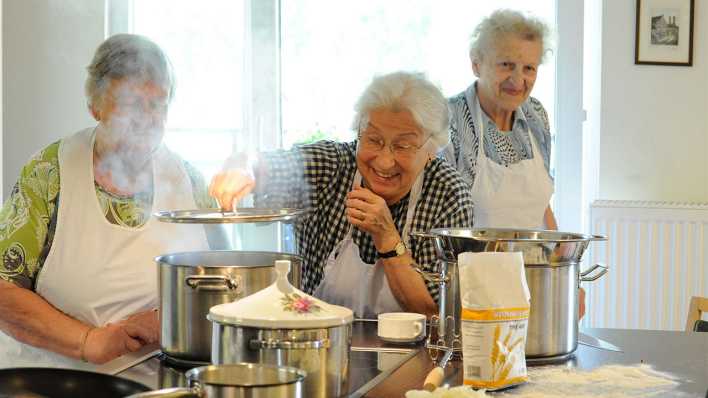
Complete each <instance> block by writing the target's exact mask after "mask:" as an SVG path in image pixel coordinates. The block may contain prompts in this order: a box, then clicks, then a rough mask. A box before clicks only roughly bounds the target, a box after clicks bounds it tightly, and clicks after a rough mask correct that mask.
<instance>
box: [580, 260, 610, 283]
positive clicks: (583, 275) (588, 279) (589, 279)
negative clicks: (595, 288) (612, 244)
mask: <svg viewBox="0 0 708 398" xmlns="http://www.w3.org/2000/svg"><path fill="white" fill-rule="evenodd" d="M598 268H600V271H598V273H597V274H595V275H592V276H588V275H590V273H591V272H593V271H595V270H596V269H598ZM608 270H609V267H607V266H604V265H600V264H595V265H593V266H592V267H590V268H588V269H586V270H585V271H582V272H581V273H580V282H592V281H594V280H597V279H599V278H600V277H601V276H603V275H605V274H606V273H607V271H608Z"/></svg>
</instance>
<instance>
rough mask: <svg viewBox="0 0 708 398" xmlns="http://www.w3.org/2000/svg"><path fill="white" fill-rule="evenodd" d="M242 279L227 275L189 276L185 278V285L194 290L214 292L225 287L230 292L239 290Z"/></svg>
mask: <svg viewBox="0 0 708 398" xmlns="http://www.w3.org/2000/svg"><path fill="white" fill-rule="evenodd" d="M239 282H240V278H239V277H238V276H237V277H231V276H226V275H189V276H186V277H185V278H184V283H185V284H186V285H187V286H189V287H191V288H192V289H195V290H199V289H206V290H214V289H215V288H217V287H220V286H221V285H225V286H226V288H227V289H228V290H236V289H238V286H239Z"/></svg>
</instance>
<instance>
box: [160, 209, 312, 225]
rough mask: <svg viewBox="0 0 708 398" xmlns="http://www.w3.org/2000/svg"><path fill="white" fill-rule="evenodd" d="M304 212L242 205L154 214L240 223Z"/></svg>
mask: <svg viewBox="0 0 708 398" xmlns="http://www.w3.org/2000/svg"><path fill="white" fill-rule="evenodd" d="M304 213H305V210H303V209H291V208H280V209H271V208H259V207H243V208H238V209H236V210H235V211H221V210H219V209H197V210H171V211H158V212H156V213H155V214H154V215H155V217H156V218H157V219H158V220H159V221H162V222H171V223H184V224H240V223H263V222H276V221H281V222H293V221H295V220H296V219H297V218H298V217H301V216H302V215H303V214H304Z"/></svg>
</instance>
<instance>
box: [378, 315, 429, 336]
mask: <svg viewBox="0 0 708 398" xmlns="http://www.w3.org/2000/svg"><path fill="white" fill-rule="evenodd" d="M378 319H379V327H378V335H379V337H381V338H384V339H397V340H416V339H419V338H420V337H422V336H424V335H425V315H423V314H417V313H415V312H387V313H384V314H379V317H378Z"/></svg>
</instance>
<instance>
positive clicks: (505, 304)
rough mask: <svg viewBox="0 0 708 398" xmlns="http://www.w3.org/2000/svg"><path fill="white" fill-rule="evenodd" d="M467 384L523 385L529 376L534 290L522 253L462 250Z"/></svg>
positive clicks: (485, 385) (461, 286) (463, 323)
mask: <svg viewBox="0 0 708 398" xmlns="http://www.w3.org/2000/svg"><path fill="white" fill-rule="evenodd" d="M457 263H458V266H459V273H460V294H461V300H462V314H461V319H462V325H461V331H462V361H463V365H464V383H465V384H467V385H469V386H472V387H475V388H485V389H487V390H496V389H499V388H504V387H509V386H511V385H514V384H519V383H522V382H524V381H526V380H527V379H528V377H527V374H526V356H525V354H524V352H525V349H526V330H527V326H528V321H529V298H530V296H531V295H530V293H529V288H528V285H527V283H526V275H525V274H524V260H523V257H522V254H521V253H493V252H484V253H462V254H460V255H459V256H458V259H457Z"/></svg>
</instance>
